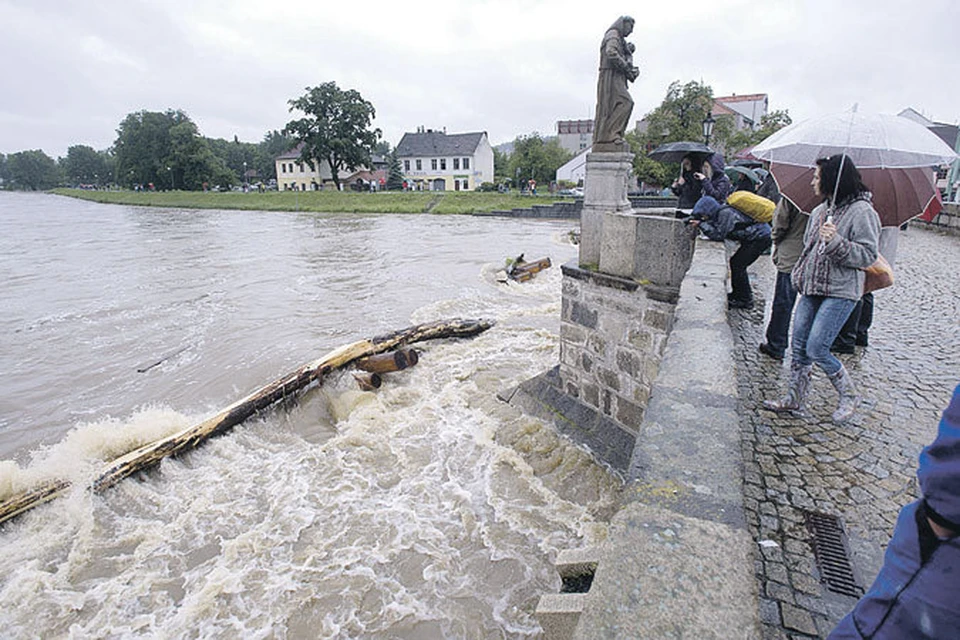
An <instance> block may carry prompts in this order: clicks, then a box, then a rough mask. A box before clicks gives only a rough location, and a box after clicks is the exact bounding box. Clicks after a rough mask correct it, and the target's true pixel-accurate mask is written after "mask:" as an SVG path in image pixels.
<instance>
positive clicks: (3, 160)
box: [0, 153, 10, 188]
mask: <svg viewBox="0 0 960 640" xmlns="http://www.w3.org/2000/svg"><path fill="white" fill-rule="evenodd" d="M9 180H10V178H9V177H8V176H7V156H5V155H4V154H2V153H0V188H5V187H6V186H7V181H9Z"/></svg>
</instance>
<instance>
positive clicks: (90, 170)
mask: <svg viewBox="0 0 960 640" xmlns="http://www.w3.org/2000/svg"><path fill="white" fill-rule="evenodd" d="M60 168H61V169H62V170H63V173H64V176H65V177H66V179H67V181H68V182H70V183H72V184H78V183H84V184H97V185H100V184H104V183H107V182H109V181H111V180H112V178H113V172H112V171H111V169H110V162H109V154H107V153H105V152H99V151H96V150H95V149H94V148H93V147H89V146H87V145H82V144H78V145H74V146H72V147H70V148H68V149H67V155H66V157H65V158H62V159H61V160H60Z"/></svg>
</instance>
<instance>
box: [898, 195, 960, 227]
mask: <svg viewBox="0 0 960 640" xmlns="http://www.w3.org/2000/svg"><path fill="white" fill-rule="evenodd" d="M910 224H912V225H913V224H915V225H917V226H920V227H923V228H925V229H938V230H940V231H946V232H947V233H950V234H952V235H960V204H957V203H956V202H945V203H944V204H943V210H942V211H941V212H940V213H939V214H937V216H936V217H934V219H933V221H932V222H924V221H923V220H921V219H920V218H914V219H913V220H912V221H911V222H910Z"/></svg>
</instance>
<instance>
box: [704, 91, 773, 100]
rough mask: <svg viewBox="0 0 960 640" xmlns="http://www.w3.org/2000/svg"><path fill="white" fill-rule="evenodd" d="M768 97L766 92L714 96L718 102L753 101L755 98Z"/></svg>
mask: <svg viewBox="0 0 960 640" xmlns="http://www.w3.org/2000/svg"><path fill="white" fill-rule="evenodd" d="M766 97H767V94H765V93H748V94H746V95H742V96H719V97H717V98H714V100H716V101H717V102H751V101H753V100H763V99H764V98H766Z"/></svg>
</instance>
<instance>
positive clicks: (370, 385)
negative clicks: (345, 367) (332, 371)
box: [353, 373, 383, 391]
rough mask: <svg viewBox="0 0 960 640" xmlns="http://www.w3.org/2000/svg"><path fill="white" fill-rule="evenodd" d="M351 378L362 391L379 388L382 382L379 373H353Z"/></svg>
mask: <svg viewBox="0 0 960 640" xmlns="http://www.w3.org/2000/svg"><path fill="white" fill-rule="evenodd" d="M353 379H354V380H356V381H357V386H359V387H360V388H361V389H363V390H364V391H373V390H374V389H379V388H380V385H381V384H382V383H383V379H382V378H381V377H380V374H379V373H355V374H353Z"/></svg>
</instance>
